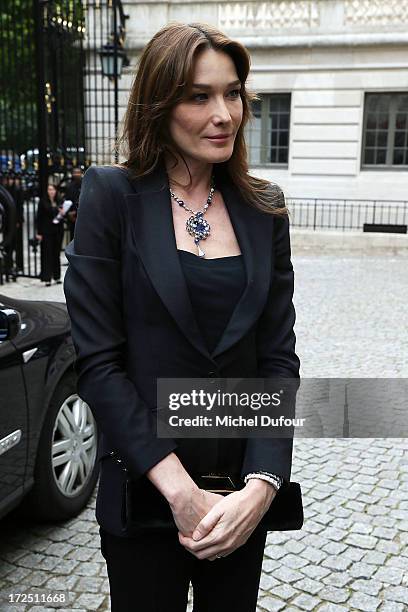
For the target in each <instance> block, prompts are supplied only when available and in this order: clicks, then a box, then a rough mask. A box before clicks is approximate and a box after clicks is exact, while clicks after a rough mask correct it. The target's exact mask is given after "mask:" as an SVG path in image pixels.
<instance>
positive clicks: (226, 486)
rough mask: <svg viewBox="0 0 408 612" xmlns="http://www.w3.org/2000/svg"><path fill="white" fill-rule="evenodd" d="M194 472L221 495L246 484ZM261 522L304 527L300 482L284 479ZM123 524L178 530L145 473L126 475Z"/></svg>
mask: <svg viewBox="0 0 408 612" xmlns="http://www.w3.org/2000/svg"><path fill="white" fill-rule="evenodd" d="M119 462H120V460H119ZM125 471H126V472H127V470H125ZM191 476H192V478H193V480H194V481H195V482H196V484H197V485H198V486H199V487H200V488H201V489H205V490H207V491H211V492H213V493H220V494H221V495H228V494H230V493H233V492H234V491H237V490H239V489H241V488H243V487H244V486H245V484H244V482H243V481H242V479H241V478H240V477H234V476H231V475H225V474H192V475H191ZM260 525H262V526H263V527H264V528H266V530H267V531H288V530H295V529H301V528H302V525H303V504H302V493H301V488H300V485H299V483H297V482H289V483H288V482H284V484H283V485H282V486H281V487H280V489H279V490H278V492H277V494H276V495H275V497H274V499H273V501H272V503H271V505H270V507H269V509H268V510H267V512H266V513H265V514H264V516H263V517H262V519H261V522H260ZM122 526H123V530H124V532H126V533H127V535H132V534H134V535H136V534H137V533H140V532H141V531H156V532H161V531H163V530H177V526H176V524H175V522H174V519H173V514H172V512H171V509H170V506H169V504H168V502H167V500H166V499H165V497H164V496H163V495H162V494H161V493H160V491H159V490H158V489H157V488H156V487H155V486H154V484H153V483H152V482H150V480H149V479H148V478H147V477H145V476H144V477H141V478H139V479H138V480H137V481H135V480H132V479H131V478H130V477H129V476H128V475H127V476H126V478H125V479H124V491H123V499H122Z"/></svg>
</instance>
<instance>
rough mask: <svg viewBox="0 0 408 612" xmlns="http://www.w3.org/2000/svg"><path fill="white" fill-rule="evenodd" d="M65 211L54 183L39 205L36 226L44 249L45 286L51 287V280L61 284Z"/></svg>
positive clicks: (43, 271) (43, 273) (50, 185)
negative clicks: (61, 255)
mask: <svg viewBox="0 0 408 612" xmlns="http://www.w3.org/2000/svg"><path fill="white" fill-rule="evenodd" d="M63 218H64V211H63V208H62V206H61V199H60V197H59V195H58V189H57V187H56V186H55V185H53V184H52V183H49V185H48V186H47V195H46V196H45V197H44V198H41V199H40V201H39V204H38V209H37V217H36V225H37V235H36V237H37V239H38V240H40V241H41V246H42V249H43V257H42V269H41V274H40V278H41V280H42V281H44V282H45V286H46V287H49V286H50V285H51V278H54V280H55V281H56V282H57V283H61V282H62V281H61V260H60V253H61V248H62V240H63V237H64V223H63Z"/></svg>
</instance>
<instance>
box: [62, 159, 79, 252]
mask: <svg viewBox="0 0 408 612" xmlns="http://www.w3.org/2000/svg"><path fill="white" fill-rule="evenodd" d="M81 184H82V169H81V168H80V166H75V167H74V168H73V170H72V180H71V181H70V182H69V183H68V185H67V190H66V192H65V199H66V200H71V201H72V206H71V208H70V209H69V210H68V212H67V214H66V220H67V225H68V228H69V235H70V240H73V238H74V230H75V221H76V216H77V210H78V203H79V194H80V193H81Z"/></svg>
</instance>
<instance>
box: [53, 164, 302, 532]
mask: <svg viewBox="0 0 408 612" xmlns="http://www.w3.org/2000/svg"><path fill="white" fill-rule="evenodd" d="M215 172H216V181H217V182H216V184H217V188H218V189H220V191H221V192H222V195H223V198H224V201H225V204H226V206H227V209H228V212H229V215H230V219H231V222H232V225H233V228H234V231H235V234H236V237H237V240H238V242H239V245H240V248H241V252H242V254H243V258H244V262H245V266H246V272H247V285H246V288H245V290H244V292H243V294H242V296H241V298H240V300H239V302H238V303H237V305H236V308H235V310H234V312H233V315H232V317H231V319H230V321H229V323H228V325H227V327H226V329H225V331H224V333H223V335H222V337H221V339H220V341H219V343H218V345H217V346H216V348H215V350H214V351H213V352H212V354H210V353H209V352H208V350H207V348H206V345H205V342H204V339H203V337H202V335H201V333H200V331H199V328H198V326H197V323H196V321H195V318H194V313H193V310H192V306H191V302H190V299H189V294H188V289H187V286H186V282H185V278H184V275H183V271H182V268H181V265H180V262H179V257H178V252H177V246H176V238H175V233H174V226H173V219H172V209H171V200H170V194H169V184H168V179H167V174H166V171H165V166H164V164H163V162H160V163H159V164H158V166H157V167H156V169H155V171H154V172H153V173H151V174H150V175H148V176H145V177H142V178H138V179H137V180H133V181H132V182H131V181H130V180H129V178H128V174H127V171H126V170H125V169H122V168H119V167H113V166H102V167H95V166H93V167H90V168H89V169H88V170H87V171H86V173H85V175H84V177H83V180H82V188H81V195H80V200H79V208H78V216H77V221H76V226H75V235H74V239H73V240H72V241H71V242H70V243H69V245H68V246H67V247H66V250H65V253H66V256H67V259H68V261H69V266H68V269H67V272H66V275H65V279H64V292H65V297H66V302H67V307H68V312H69V315H70V318H71V326H72V339H73V343H74V347H75V350H76V357H77V359H76V362H75V370H76V372H77V375H78V393H79V395H80V397H81V398H82V399H83V400H84V401H85V402H86V403H87V404H88V405H89V406H90V408H91V410H92V412H93V414H94V417H95V419H96V421H97V425H98V427H99V429H100V431H101V433H102V438H101V445H100V458H101V459H103V461H101V476H100V482H99V488H98V495H97V502H96V518H97V520H98V522H99V524H100V525H102V527H103V528H104V529H106V530H107V531H110V532H111V533H116V534H117V535H126V533H123V532H122V530H121V510H122V502H123V500H122V484H123V478H124V474H125V473H124V472H123V471H122V470H121V468H120V465H119V464H118V463H117V462H116V461H114V459H112V458H110V456H109V451H111V450H115V451H116V453H117V455H118V456H119V457H121V458H122V461H123V464H124V465H125V466H126V467H127V468H128V470H129V474H130V475H131V477H132V478H133V479H137V478H140V477H143V478H146V476H144V474H145V472H146V471H148V470H149V469H150V468H151V467H153V466H154V465H155V464H156V463H157V462H159V461H160V460H161V459H163V458H164V457H165V456H166V455H168V454H169V453H170V452H172V451H174V452H175V453H176V454H177V455H178V456H179V458H180V460H181V462H182V463H183V465H184V467H185V468H186V470H187V471H188V472H189V473H193V472H200V471H218V470H219V471H222V470H229V471H232V472H234V473H237V472H238V473H240V474H241V475H242V476H244V475H245V474H247V473H248V472H251V471H256V470H266V471H269V472H272V473H275V474H279V475H281V476H282V477H284V478H285V479H287V480H288V479H289V477H290V472H291V463H292V440H291V439H289V438H286V439H276V438H275V439H272V438H271V439H259V438H257V439H255V438H253V439H225V438H223V439H221V438H220V439H217V440H214V439H190V440H187V439H184V438H183V439H177V440H174V439H165V438H158V437H157V436H156V411H157V408H156V379H157V378H160V377H168V378H193V377H197V378H200V377H205V378H207V377H212V376H215V377H217V376H221V377H252V378H255V377H257V376H260V377H279V376H282V377H299V359H298V357H297V355H296V353H295V334H294V331H293V326H294V322H295V312H294V307H293V303H292V295H293V268H292V264H291V259H290V255H291V253H290V241H289V222H288V218H287V217H283V218H277V217H276V216H275V215H270V214H267V213H262V212H260V211H258V210H256V209H254V208H253V207H251V206H250V205H249V204H247V203H246V202H245V201H244V199H243V197H242V196H241V195H240V193H239V191H238V189H236V188H235V187H234V184H233V183H232V181H231V179H230V178H229V177H228V176H227V175H226V174H225V170H222V168H221V166H217V165H215ZM280 195H281V197H282V198H283V194H282V193H281V192H280Z"/></svg>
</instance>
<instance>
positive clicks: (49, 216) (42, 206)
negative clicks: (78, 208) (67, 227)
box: [36, 198, 64, 237]
mask: <svg viewBox="0 0 408 612" xmlns="http://www.w3.org/2000/svg"><path fill="white" fill-rule="evenodd" d="M58 206H61V201H60V200H59V199H58V200H56V206H52V204H51V202H50V201H49V200H48V198H41V199H40V201H39V202H38V208H37V216H36V225H37V234H42V235H46V236H48V235H55V234H59V235H61V237H62V234H63V233H64V220H63V219H62V220H61V221H60V222H59V223H53V222H52V221H53V219H55V217H56V216H57V215H58V213H59V209H58Z"/></svg>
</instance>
